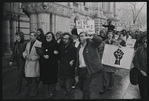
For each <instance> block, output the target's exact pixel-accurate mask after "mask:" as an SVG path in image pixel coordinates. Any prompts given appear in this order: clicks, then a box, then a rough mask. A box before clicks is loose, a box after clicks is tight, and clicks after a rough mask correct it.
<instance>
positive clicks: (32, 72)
mask: <svg viewBox="0 0 149 101" xmlns="http://www.w3.org/2000/svg"><path fill="white" fill-rule="evenodd" d="M30 45H31V42H28V43H27V45H26V49H25V51H24V52H23V57H24V58H25V57H26V56H27V55H28V56H29V57H30V59H31V60H26V62H25V76H26V77H39V76H40V71H39V69H40V67H39V58H40V56H39V55H38V54H37V53H36V48H35V47H41V42H40V41H38V40H36V41H35V43H34V45H33V46H32V49H31V52H30V53H29V49H30Z"/></svg>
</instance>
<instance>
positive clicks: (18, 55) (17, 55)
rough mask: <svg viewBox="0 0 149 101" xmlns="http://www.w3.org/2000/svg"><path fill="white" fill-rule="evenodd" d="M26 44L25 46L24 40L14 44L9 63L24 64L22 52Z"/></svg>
mask: <svg viewBox="0 0 149 101" xmlns="http://www.w3.org/2000/svg"><path fill="white" fill-rule="evenodd" d="M26 44H27V42H25V41H24V40H21V41H20V42H17V41H16V42H15V43H14V47H13V51H12V55H11V58H10V62H14V61H24V62H25V59H24V58H23V54H22V53H23V52H24V50H25V48H26Z"/></svg>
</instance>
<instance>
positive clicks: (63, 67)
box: [59, 42, 76, 78]
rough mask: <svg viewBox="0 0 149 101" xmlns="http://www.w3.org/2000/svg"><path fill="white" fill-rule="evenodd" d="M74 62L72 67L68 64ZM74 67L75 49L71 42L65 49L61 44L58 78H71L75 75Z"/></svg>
mask: <svg viewBox="0 0 149 101" xmlns="http://www.w3.org/2000/svg"><path fill="white" fill-rule="evenodd" d="M72 60H74V63H73V65H72V66H71V65H70V62H71V61H72ZM75 67H76V47H75V46H74V44H73V43H72V42H71V43H69V45H68V46H67V47H65V45H64V44H63V45H62V46H61V56H60V67H59V77H60V78H73V77H74V75H75Z"/></svg>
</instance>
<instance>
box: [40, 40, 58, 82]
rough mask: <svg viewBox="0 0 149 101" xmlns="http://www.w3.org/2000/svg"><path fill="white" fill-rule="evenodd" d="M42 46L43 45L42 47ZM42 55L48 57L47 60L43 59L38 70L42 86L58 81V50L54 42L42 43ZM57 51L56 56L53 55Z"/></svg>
mask: <svg viewBox="0 0 149 101" xmlns="http://www.w3.org/2000/svg"><path fill="white" fill-rule="evenodd" d="M43 44H44V45H43ZM42 48H43V51H44V55H49V59H45V58H44V57H42V58H43V61H42V64H41V68H40V79H41V81H43V84H54V83H56V82H57V81H58V77H57V75H58V60H59V57H60V48H59V45H58V43H57V42H56V41H53V42H50V43H42ZM54 51H57V52H58V54H55V53H54Z"/></svg>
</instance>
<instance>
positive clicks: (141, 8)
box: [135, 3, 145, 20]
mask: <svg viewBox="0 0 149 101" xmlns="http://www.w3.org/2000/svg"><path fill="white" fill-rule="evenodd" d="M144 5H145V3H144ZM144 5H143V6H142V7H141V8H140V9H139V11H138V13H137V15H136V17H135V20H136V19H137V17H138V15H139V13H140V11H141V10H142V8H143V7H144Z"/></svg>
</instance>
